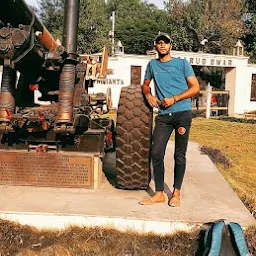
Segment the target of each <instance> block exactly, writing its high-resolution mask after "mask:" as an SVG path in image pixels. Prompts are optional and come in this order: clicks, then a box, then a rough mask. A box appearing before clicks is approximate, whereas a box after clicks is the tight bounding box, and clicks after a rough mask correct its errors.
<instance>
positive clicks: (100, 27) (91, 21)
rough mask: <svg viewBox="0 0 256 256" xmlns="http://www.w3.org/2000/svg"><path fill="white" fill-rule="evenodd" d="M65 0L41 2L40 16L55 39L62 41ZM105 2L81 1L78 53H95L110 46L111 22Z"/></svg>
mask: <svg viewBox="0 0 256 256" xmlns="http://www.w3.org/2000/svg"><path fill="white" fill-rule="evenodd" d="M64 2H65V0H40V1H39V9H40V11H39V15H40V17H41V18H42V20H43V22H44V24H45V26H46V27H47V29H48V30H49V31H50V32H51V33H52V34H53V36H54V37H55V38H59V39H60V40H61V39H62V30H63V23H64ZM105 8H106V5H105V2H104V0H80V14H79V28H78V52H79V53H95V52H99V51H101V50H102V48H103V47H104V45H108V44H109V42H108V39H107V34H108V31H109V28H110V21H109V20H108V17H107V12H106V9H105Z"/></svg>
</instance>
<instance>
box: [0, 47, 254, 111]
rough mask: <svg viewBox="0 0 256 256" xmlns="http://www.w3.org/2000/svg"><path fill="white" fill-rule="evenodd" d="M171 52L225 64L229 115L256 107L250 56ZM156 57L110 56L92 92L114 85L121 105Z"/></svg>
mask: <svg viewBox="0 0 256 256" xmlns="http://www.w3.org/2000/svg"><path fill="white" fill-rule="evenodd" d="M171 55H172V56H173V57H177V58H184V59H187V60H188V61H189V62H190V63H191V64H192V65H198V66H213V67H223V68H225V70H226V76H225V90H228V91H229V96H230V97H229V107H228V114H229V116H234V115H237V114H244V113H246V112H248V111H252V110H256V98H255V97H252V95H251V91H252V78H253V77H254V78H255V81H256V65H252V64H248V57H245V56H234V55H214V54H206V53H193V52H180V51H171ZM152 58H155V56H154V55H128V54H120V55H116V56H114V57H109V60H108V75H107V79H106V80H105V81H95V82H94V86H93V87H91V88H89V93H97V92H103V93H106V91H107V88H108V87H110V88H111V95H112V102H113V107H118V101H119V95H120V91H121V88H122V87H123V86H128V85H130V84H131V83H136V84H142V83H143V78H144V73H145V69H146V66H147V63H148V62H149V61H150V60H151V59H152ZM0 81H1V70H0ZM255 90H256V88H255ZM255 95H256V92H254V96H255Z"/></svg>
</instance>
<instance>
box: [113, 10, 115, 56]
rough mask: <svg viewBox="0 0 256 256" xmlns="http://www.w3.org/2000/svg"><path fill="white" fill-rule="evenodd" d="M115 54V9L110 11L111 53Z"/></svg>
mask: <svg viewBox="0 0 256 256" xmlns="http://www.w3.org/2000/svg"><path fill="white" fill-rule="evenodd" d="M114 54H115V11H113V12H112V55H114Z"/></svg>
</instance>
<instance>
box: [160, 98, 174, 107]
mask: <svg viewBox="0 0 256 256" xmlns="http://www.w3.org/2000/svg"><path fill="white" fill-rule="evenodd" d="M175 102H176V101H175V98H174V97H171V98H164V99H163V100H162V101H161V106H163V107H164V108H169V107H170V106H172V105H173V104H174V103H175Z"/></svg>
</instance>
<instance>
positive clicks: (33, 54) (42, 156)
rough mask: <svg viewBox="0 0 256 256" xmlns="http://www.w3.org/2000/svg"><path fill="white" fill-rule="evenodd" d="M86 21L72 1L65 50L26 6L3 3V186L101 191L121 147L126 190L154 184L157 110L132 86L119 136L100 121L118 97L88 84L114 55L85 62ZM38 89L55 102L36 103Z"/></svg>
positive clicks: (120, 174) (123, 100)
mask: <svg viewBox="0 0 256 256" xmlns="http://www.w3.org/2000/svg"><path fill="white" fill-rule="evenodd" d="M78 19H79V0H66V1H65V18H64V30H63V39H62V42H63V43H62V44H59V43H58V42H57V41H56V40H55V39H54V38H53V36H52V35H51V34H50V33H49V31H48V30H47V28H46V27H45V26H44V25H43V23H42V22H41V21H40V20H39V19H38V18H37V16H36V15H35V14H34V12H33V11H32V10H31V9H30V8H29V7H28V6H27V4H26V3H25V2H24V0H5V1H4V2H3V3H2V5H1V9H0V65H2V66H3V68H2V82H1V92H0V134H1V143H0V150H1V152H0V162H1V163H2V165H1V168H0V184H14V185H39V186H60V187H63V186H68V187H91V188H92V187H97V184H96V183H95V180H97V179H99V177H98V176H99V175H100V171H99V169H100V168H101V161H100V159H101V158H102V157H103V156H104V154H105V153H106V152H108V151H114V150H115V149H116V150H117V179H118V185H119V187H121V188H125V189H144V188H146V187H147V186H148V183H149V148H150V134H151V124H152V122H151V118H150V116H151V114H152V111H151V109H150V108H148V107H147V106H146V105H145V103H144V99H143V97H142V94H141V91H140V88H139V87H138V86H137V87H136V86H130V87H126V88H124V90H123V91H122V93H121V97H120V108H119V109H120V110H118V113H117V115H118V116H117V130H116V128H115V125H114V121H113V120H112V119H110V118H102V117H101V116H99V115H98V112H97V108H98V106H100V107H102V105H106V106H107V110H108V109H109V107H110V105H111V103H110V102H111V98H110V92H108V93H107V94H104V93H99V94H93V95H90V94H88V80H90V79H91V78H92V77H93V79H95V78H96V76H97V77H99V78H100V79H104V78H105V75H106V70H107V68H106V66H107V58H108V56H107V50H104V51H103V53H102V55H101V58H100V59H101V61H100V63H97V67H96V66H93V65H91V63H85V61H84V60H82V58H81V57H80V56H79V55H78V54H77V27H78ZM92 70H93V71H92ZM17 71H18V72H19V74H20V76H19V78H18V79H17ZM89 71H90V72H89ZM91 71H92V72H91ZM89 73H91V74H89ZM91 76H92V77H91ZM35 90H36V91H39V92H40V93H41V97H40V102H42V101H47V102H50V103H51V104H48V105H41V104H38V102H37V103H36V102H35V100H34V98H35ZM141 115H144V116H141ZM143 119H144V120H143ZM145 120H146V121H145ZM116 131H117V132H116ZM115 146H116V147H115ZM134 157H135V159H133V158H134Z"/></svg>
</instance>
